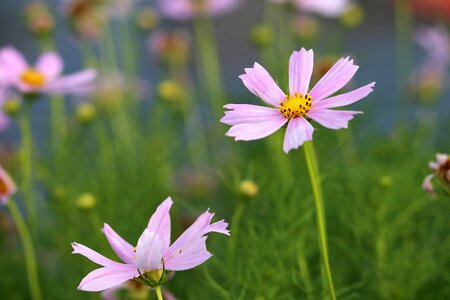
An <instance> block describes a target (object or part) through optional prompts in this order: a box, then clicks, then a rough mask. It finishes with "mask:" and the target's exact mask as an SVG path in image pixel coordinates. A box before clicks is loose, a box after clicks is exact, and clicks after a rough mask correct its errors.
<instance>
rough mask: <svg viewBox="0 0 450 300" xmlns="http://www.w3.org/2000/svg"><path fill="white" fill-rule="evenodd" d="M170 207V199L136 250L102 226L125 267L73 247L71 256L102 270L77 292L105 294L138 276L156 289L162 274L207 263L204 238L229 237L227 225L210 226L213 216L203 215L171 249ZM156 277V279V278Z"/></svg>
mask: <svg viewBox="0 0 450 300" xmlns="http://www.w3.org/2000/svg"><path fill="white" fill-rule="evenodd" d="M172 203H173V202H172V199H170V197H169V198H167V199H166V200H165V201H164V202H163V203H161V204H160V205H159V207H158V208H157V209H156V212H155V213H154V214H153V215H152V217H151V218H150V221H149V222H148V225H147V228H145V230H144V232H143V233H142V235H141V237H140V238H139V240H138V242H137V246H136V247H133V246H132V245H131V244H129V243H128V242H126V241H125V240H124V239H123V238H121V237H120V236H119V235H118V234H117V233H116V232H115V231H114V230H113V229H112V228H111V227H110V226H109V225H108V224H105V225H104V227H103V233H104V234H105V236H106V238H107V240H108V242H109V244H110V245H111V248H112V249H113V250H114V252H115V253H116V254H117V256H118V257H120V258H121V259H122V261H123V262H124V263H118V262H115V261H112V260H110V259H108V258H106V257H104V256H103V255H101V254H99V253H97V252H95V251H93V250H91V249H89V248H88V247H86V246H83V245H81V244H78V243H73V244H72V247H73V249H74V251H73V252H72V253H74V254H81V255H83V256H85V257H87V258H88V259H90V260H91V261H93V262H95V263H97V264H99V265H101V266H102V267H101V268H99V269H96V270H94V271H92V272H91V273H89V274H88V275H87V276H86V277H85V278H83V280H82V281H81V283H80V285H79V286H78V289H80V290H83V291H91V292H98V291H104V290H106V289H109V288H112V287H116V286H118V285H120V284H122V283H124V282H127V281H129V280H131V279H134V278H138V277H140V276H142V277H140V279H142V280H145V281H149V282H151V281H154V282H155V281H156V282H155V283H156V284H157V285H158V284H159V281H161V280H163V277H164V271H165V270H168V271H182V270H188V269H192V268H195V267H196V266H198V265H200V264H202V263H204V262H205V261H206V260H208V259H209V258H210V257H211V256H212V254H211V253H209V252H208V250H207V249H206V239H207V234H208V233H210V232H218V233H222V234H225V235H229V231H228V230H227V226H228V224H227V223H226V222H224V221H223V220H221V221H218V222H215V223H212V224H211V220H212V218H213V216H214V214H212V213H210V212H209V211H206V212H204V213H203V214H202V215H201V216H200V217H198V218H197V220H196V221H195V222H194V224H192V225H191V226H190V227H189V228H188V229H187V230H186V231H185V232H184V233H183V234H181V236H180V237H179V238H178V239H177V240H176V241H175V242H174V243H173V244H172V245H170V228H171V224H170V223H171V222H170V214H169V211H170V208H171V206H172ZM156 275H157V277H158V278H155V277H156Z"/></svg>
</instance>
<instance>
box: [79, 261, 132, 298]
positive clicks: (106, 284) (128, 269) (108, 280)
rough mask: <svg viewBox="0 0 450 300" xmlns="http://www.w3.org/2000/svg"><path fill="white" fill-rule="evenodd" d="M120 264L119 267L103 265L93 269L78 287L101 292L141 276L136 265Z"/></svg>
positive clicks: (83, 289)
mask: <svg viewBox="0 0 450 300" xmlns="http://www.w3.org/2000/svg"><path fill="white" fill-rule="evenodd" d="M119 265H120V266H117V267H103V268H99V269H96V270H94V271H92V272H91V273H89V274H88V275H87V276H86V277H84V278H83V280H82V281H81V282H80V285H79V286H78V289H79V290H82V291H88V292H100V291H104V290H106V289H109V288H112V287H115V286H117V285H119V284H121V283H123V282H126V281H128V280H130V279H133V278H135V277H138V276H139V272H138V270H137V269H136V267H135V266H133V265H125V264H119Z"/></svg>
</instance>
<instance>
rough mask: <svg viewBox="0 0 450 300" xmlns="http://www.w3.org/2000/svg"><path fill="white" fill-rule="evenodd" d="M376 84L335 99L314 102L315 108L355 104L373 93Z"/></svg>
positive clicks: (373, 83)
mask: <svg viewBox="0 0 450 300" xmlns="http://www.w3.org/2000/svg"><path fill="white" fill-rule="evenodd" d="M374 86H375V82H372V83H370V84H368V85H365V86H363V87H360V88H359V89H356V90H353V91H351V92H348V93H345V94H341V95H338V96H335V97H331V98H327V99H324V100H322V101H319V102H317V101H316V102H314V104H313V108H335V107H341V106H345V105H350V104H352V103H355V102H357V101H359V100H361V99H363V98H365V97H367V95H369V94H370V93H372V91H373V87H374Z"/></svg>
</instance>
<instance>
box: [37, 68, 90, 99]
mask: <svg viewBox="0 0 450 300" xmlns="http://www.w3.org/2000/svg"><path fill="white" fill-rule="evenodd" d="M96 77H97V72H96V71H95V70H91V69H88V70H84V71H80V72H77V73H74V74H72V75H68V76H63V77H60V78H58V79H57V80H55V81H53V82H52V83H49V84H47V85H46V86H45V87H44V88H42V90H43V91H45V92H47V93H50V94H64V93H70V94H83V93H86V92H89V91H90V90H92V88H93V87H92V84H93V81H94V80H95V78H96Z"/></svg>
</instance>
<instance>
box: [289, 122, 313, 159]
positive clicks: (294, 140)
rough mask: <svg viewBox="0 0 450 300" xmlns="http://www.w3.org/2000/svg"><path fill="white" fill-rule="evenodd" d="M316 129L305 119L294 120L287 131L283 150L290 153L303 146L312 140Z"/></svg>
mask: <svg viewBox="0 0 450 300" xmlns="http://www.w3.org/2000/svg"><path fill="white" fill-rule="evenodd" d="M313 132H314V127H312V126H311V124H310V123H309V122H308V121H306V119H305V118H303V117H298V118H294V119H292V120H291V121H290V122H289V124H288V126H287V129H286V134H285V136H284V143H283V150H284V152H286V153H288V152H289V151H290V150H292V149H296V148H298V147H300V146H301V145H303V143H304V142H306V141H310V140H312V135H313Z"/></svg>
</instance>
